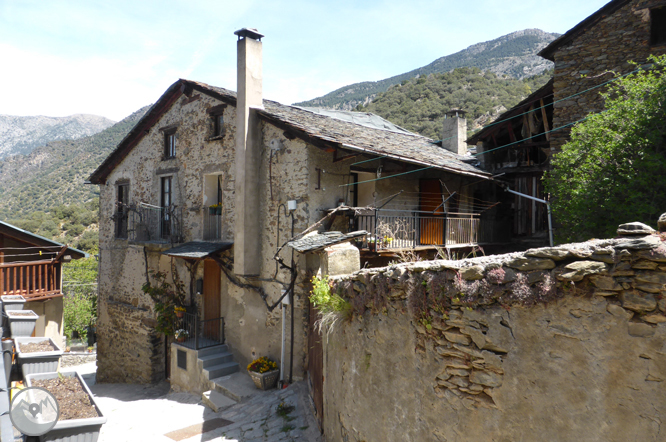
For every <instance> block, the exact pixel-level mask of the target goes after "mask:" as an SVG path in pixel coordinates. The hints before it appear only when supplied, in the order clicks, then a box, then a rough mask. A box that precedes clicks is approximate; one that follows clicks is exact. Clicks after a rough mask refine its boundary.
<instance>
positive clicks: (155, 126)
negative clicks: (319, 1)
mask: <svg viewBox="0 0 666 442" xmlns="http://www.w3.org/2000/svg"><path fill="white" fill-rule="evenodd" d="M236 34H237V35H238V92H237V93H236V92H232V91H230V90H227V89H223V88H219V87H214V86H209V85H206V84H203V83H199V82H195V81H189V80H183V79H181V80H178V81H176V82H175V83H174V84H173V85H171V86H170V87H169V88H168V89H167V91H166V92H165V93H164V94H163V95H162V96H161V97H160V98H159V99H158V100H157V102H156V103H155V104H154V105H153V106H152V108H151V109H150V110H149V111H148V112H147V113H146V115H145V116H144V117H143V118H142V119H141V121H139V122H138V123H137V125H136V126H135V127H134V128H133V129H132V130H131V131H130V133H129V134H128V135H127V137H126V138H125V139H124V140H123V141H122V142H121V143H120V144H119V145H118V147H117V148H116V149H115V150H114V151H113V152H112V153H111V154H110V155H109V157H108V158H107V159H106V160H105V161H104V162H103V163H102V164H101V165H100V166H99V168H98V169H97V170H96V171H95V172H94V173H93V174H92V175H91V177H90V182H91V183H92V184H97V185H99V186H100V273H99V275H100V276H99V278H100V280H99V286H100V291H99V318H98V322H97V334H98V372H97V373H98V379H99V380H100V381H102V382H130V383H143V382H152V381H157V380H160V379H163V378H164V377H165V376H167V377H170V379H171V382H172V384H176V385H178V386H180V387H182V388H185V389H189V390H191V391H203V390H206V389H208V388H210V386H211V384H210V382H211V380H213V379H215V378H217V377H219V376H222V375H225V374H228V373H230V372H233V371H235V370H238V367H239V366H240V367H245V366H246V365H247V364H248V363H249V362H250V361H252V360H253V359H255V358H257V357H260V356H269V357H271V358H273V359H274V360H279V359H280V354H281V350H282V348H283V347H286V348H287V349H289V348H293V352H291V354H290V352H289V351H287V352H286V353H285V355H286V356H285V361H284V362H285V373H286V372H287V370H288V372H289V374H290V376H293V378H294V379H298V378H302V377H303V376H304V373H305V368H306V366H307V348H306V347H307V345H306V336H307V332H308V330H307V328H308V314H309V312H308V301H307V294H308V293H309V289H310V286H309V281H310V278H311V276H312V274H313V271H315V270H316V269H317V268H318V267H319V263H318V262H315V261H318V258H313V255H307V256H309V257H306V255H301V254H293V253H292V251H291V249H289V248H288V247H282V246H284V245H285V243H286V242H287V240H289V239H290V238H292V237H294V236H295V235H296V234H298V233H300V232H303V231H304V230H305V229H306V228H307V227H308V226H311V225H313V224H315V223H317V222H318V221H320V220H322V219H324V218H325V220H326V221H325V222H323V223H321V226H320V230H329V231H330V230H336V231H342V232H351V231H354V230H366V231H368V232H370V235H369V236H367V237H366V239H365V240H364V241H363V242H361V243H360V244H359V245H360V246H361V247H362V248H364V252H363V253H364V254H365V255H367V256H366V258H367V259H371V258H372V257H377V256H378V255H380V254H381V253H382V252H383V251H384V252H386V250H390V249H391V248H393V247H396V246H398V245H400V246H401V247H403V248H404V247H411V248H420V249H430V250H434V247H435V246H439V245H443V246H447V245H449V246H456V245H461V246H462V245H472V244H474V243H475V242H476V241H477V234H478V230H479V229H480V226H479V223H478V221H479V217H478V216H477V217H474V216H473V213H474V211H475V210H478V209H479V207H480V204H482V202H481V201H480V198H478V199H479V201H477V200H475V199H474V198H475V197H478V196H479V195H489V196H488V199H490V198H491V197H492V191H493V190H492V189H493V188H494V187H495V186H494V184H492V183H491V181H492V178H491V175H490V174H489V173H488V172H485V171H482V170H480V169H479V168H478V167H476V166H475V165H474V164H472V163H473V162H474V161H473V159H472V158H471V157H470V156H465V155H461V154H460V153H459V152H458V151H457V150H456V151H455V152H454V151H450V150H447V148H443V147H441V146H438V145H436V144H434V142H433V141H432V140H430V139H427V138H424V137H422V136H419V135H416V134H413V133H410V132H408V131H406V130H404V129H402V128H399V127H397V126H394V125H392V124H391V123H389V122H387V121H385V120H383V119H381V118H378V117H376V116H374V115H371V114H355V113H348V112H328V111H320V110H319V111H318V110H312V109H303V108H298V107H294V106H287V105H283V104H280V103H277V102H274V101H268V100H264V99H263V97H262V82H261V79H262V72H261V63H262V62H261V51H262V43H261V38H262V35H261V34H259V33H257V32H256V31H255V30H248V29H243V30H240V31H238V32H236ZM456 149H457V148H456ZM488 189H490V190H488ZM487 204H492V201H489V202H488V203H487ZM380 207H382V210H385V212H379V209H378V208H380ZM388 207H390V208H391V209H390V210H391V212H386V210H387V208H388ZM352 208H355V209H352ZM336 209H337V210H336ZM332 212H333V213H332ZM378 213H381V214H382V215H381V216H384V217H385V218H382V219H380V215H378ZM426 215H427V216H426ZM364 217H365V218H364ZM378 220H379V221H381V222H382V223H383V224H381V225H383V226H384V227H387V226H388V227H391V225H392V224H391V223H396V224H395V225H396V226H397V227H396V228H395V229H394V231H393V232H391V231H390V229H388V228H387V230H386V231H381V232H380V231H379V230H378V226H379V225H378ZM401 223H402V224H401ZM409 223H411V224H409ZM405 226H407V227H405ZM398 227H400V228H401V229H402V230H400V229H399V228H398ZM398 230H400V231H398ZM400 232H402V233H400ZM400 234H401V235H402V236H399V235H400ZM340 235H343V236H344V234H340ZM380 235H381V237H380ZM356 236H358V235H353V234H349V235H347V236H346V237H343V238H342V239H341V240H349V239H352V238H354V237H356ZM368 238H369V239H368ZM154 271H163V272H165V274H167V275H168V276H167V281H168V282H171V281H172V280H174V281H181V282H182V285H181V286H180V287H182V290H181V292H182V293H183V299H182V303H183V304H184V306H185V307H186V312H185V313H183V314H182V316H183V317H182V318H178V319H176V324H175V328H177V329H182V330H186V331H187V332H188V333H187V335H188V336H187V339H184V342H180V343H179V342H173V343H172V342H171V339H168V340H167V339H164V336H163V334H161V333H159V332H158V331H157V330H156V328H155V327H156V325H157V321H156V312H155V303H154V301H153V300H152V298H151V297H150V296H148V295H147V294H145V293H144V292H142V285H143V284H145V283H146V282H148V281H152V282H153V283H154V280H151V276H150V275H151V272H154ZM283 296H286V299H289V300H290V302H291V305H290V307H289V310H290V311H289V313H288V314H287V321H289V322H287V323H288V324H294V325H293V327H292V328H291V330H288V333H287V335H288V336H287V338H286V341H285V342H284V343H283V342H282V340H281V325H282V324H281V321H282V320H281V314H280V311H279V304H280V300H281V298H282V297H283ZM292 319H293V321H292ZM292 342H293V346H291V345H290V344H291V343H292ZM223 343H225V344H227V345H221V344H223ZM289 361H293V362H292V365H291V366H290V365H289V364H288V362H289ZM285 377H288V376H285Z"/></svg>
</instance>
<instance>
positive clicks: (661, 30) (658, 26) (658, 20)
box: [650, 7, 666, 45]
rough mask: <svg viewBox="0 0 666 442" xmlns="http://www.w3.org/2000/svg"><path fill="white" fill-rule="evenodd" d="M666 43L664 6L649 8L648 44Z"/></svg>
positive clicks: (665, 8)
mask: <svg viewBox="0 0 666 442" xmlns="http://www.w3.org/2000/svg"><path fill="white" fill-rule="evenodd" d="M665 43H666V7H661V8H655V9H651V10H650V44H651V45H660V44H665Z"/></svg>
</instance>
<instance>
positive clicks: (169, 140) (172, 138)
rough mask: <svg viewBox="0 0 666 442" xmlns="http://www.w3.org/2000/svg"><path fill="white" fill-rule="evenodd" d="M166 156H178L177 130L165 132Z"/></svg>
mask: <svg viewBox="0 0 666 442" xmlns="http://www.w3.org/2000/svg"><path fill="white" fill-rule="evenodd" d="M164 158H165V159H169V158H176V131H175V130H171V131H169V132H164Z"/></svg>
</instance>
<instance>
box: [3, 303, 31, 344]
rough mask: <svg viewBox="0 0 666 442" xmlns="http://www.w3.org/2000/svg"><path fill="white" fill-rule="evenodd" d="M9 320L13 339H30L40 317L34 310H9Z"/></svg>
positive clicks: (7, 312)
mask: <svg viewBox="0 0 666 442" xmlns="http://www.w3.org/2000/svg"><path fill="white" fill-rule="evenodd" d="M5 313H6V314H7V320H8V321H9V328H10V330H11V332H12V337H13V338H20V337H29V336H30V335H31V334H32V332H33V331H34V330H35V323H36V322H37V319H38V318H39V316H37V313H35V312H33V311H32V310H7V311H5Z"/></svg>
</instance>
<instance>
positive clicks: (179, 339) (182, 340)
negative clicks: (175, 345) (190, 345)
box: [176, 336, 187, 342]
mask: <svg viewBox="0 0 666 442" xmlns="http://www.w3.org/2000/svg"><path fill="white" fill-rule="evenodd" d="M185 339H187V338H186V337H185V336H181V337H180V338H176V341H177V342H185Z"/></svg>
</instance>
